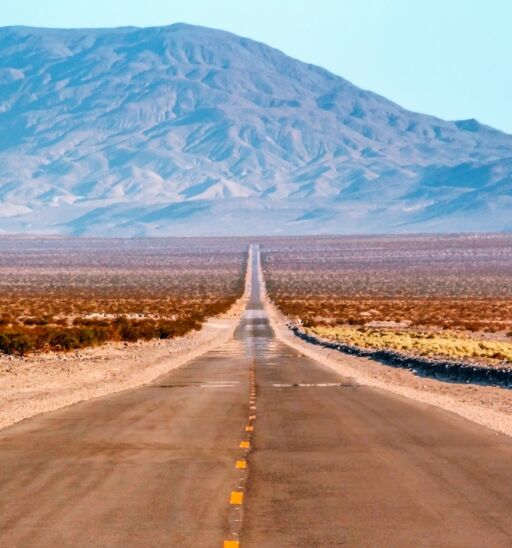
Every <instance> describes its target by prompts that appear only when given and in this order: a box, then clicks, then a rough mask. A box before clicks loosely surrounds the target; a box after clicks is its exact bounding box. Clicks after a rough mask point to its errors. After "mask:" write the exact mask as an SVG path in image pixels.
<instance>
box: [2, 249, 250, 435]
mask: <svg viewBox="0 0 512 548" xmlns="http://www.w3.org/2000/svg"><path fill="white" fill-rule="evenodd" d="M251 265H252V261H251V256H250V255H249V261H248V269H247V276H246V284H245V291H244V294H243V296H242V297H241V298H240V299H239V300H238V301H237V302H236V303H235V304H234V305H233V306H232V307H231V309H230V310H229V311H228V312H227V313H225V314H223V315H221V316H217V317H212V318H210V319H209V320H208V321H207V322H206V323H205V324H204V325H203V327H202V329H201V330H200V331H196V332H192V333H189V334H187V335H185V336H184V337H178V338H176V339H169V340H154V341H149V342H137V343H120V342H116V343H107V344H105V345H102V346H99V347H96V348H89V349H85V350H80V351H77V352H74V353H58V352H57V353H56V352H48V353H44V354H32V355H29V356H27V357H25V358H15V357H12V356H5V355H2V356H1V357H0V429H2V428H5V427H7V426H9V425H11V424H14V423H16V422H19V421H21V420H23V419H26V418H29V417H32V416H34V415H37V414H39V413H45V412H48V411H53V410H55V409H59V408H61V407H65V406H68V405H72V404H74V403H77V402H80V401H84V400H89V399H91V398H97V397H100V396H105V395H107V394H112V393H114V392H120V391H122V390H128V389H131V388H136V387H138V386H141V385H144V384H148V383H150V382H152V381H154V380H155V379H157V378H158V377H160V376H161V375H164V374H166V373H168V372H169V371H171V370H173V369H176V368H177V367H179V366H180V365H183V364H185V363H187V362H188V361H190V360H193V359H194V358H196V357H198V356H200V355H201V354H204V353H205V352H208V351H209V350H211V349H212V348H215V347H217V346H219V345H221V344H222V343H224V342H226V341H228V340H229V339H230V338H231V337H232V335H233V333H234V330H235V329H236V327H237V325H238V323H239V321H240V317H241V315H242V313H243V311H244V310H245V306H246V303H247V300H248V298H249V293H250V279H251Z"/></svg>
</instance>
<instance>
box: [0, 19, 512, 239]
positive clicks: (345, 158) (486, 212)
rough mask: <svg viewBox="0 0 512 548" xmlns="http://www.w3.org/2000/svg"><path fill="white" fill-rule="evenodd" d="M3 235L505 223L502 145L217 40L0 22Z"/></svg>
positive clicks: (191, 34)
mask: <svg viewBox="0 0 512 548" xmlns="http://www.w3.org/2000/svg"><path fill="white" fill-rule="evenodd" d="M0 52H1V54H0V232H3V233H36V234H37V233H39V234H40V233H45V234H68V235H95V236H169V235H248V234H254V235H258V234H269V235H271V234H319V233H333V234H340V233H382V232H442V231H451V232H457V231H508V230H511V229H512V215H511V214H512V136H511V135H508V134H506V133H503V132H501V131H498V130H496V129H493V128H491V127H488V126H485V125H483V124H481V123H479V122H478V121H477V120H475V119H469V120H456V121H444V120H441V119H439V118H435V117H433V116H427V115H424V114H418V113H415V112H410V111H408V110H406V109H404V108H402V107H400V106H399V105H397V104H395V103H393V102H391V101H389V100H387V99H385V98H384V97H381V96H379V95H377V94H375V93H372V92H370V91H366V90H362V89H360V88H358V87H356V86H355V85H353V84H352V83H350V82H349V81H347V80H345V79H343V78H341V77H339V76H336V75H334V74H332V73H330V72H328V71H327V70H324V69H322V68H319V67H317V66H313V65H310V64H305V63H302V62H300V61H298V60H295V59H292V58H290V57H288V56H286V55H285V54H283V53H282V52H280V51H278V50H276V49H273V48H271V47H268V46H266V45H264V44H261V43H258V42H255V41H252V40H249V39H246V38H241V37H239V36H236V35H234V34H230V33H227V32H223V31H219V30H213V29H208V28H203V27H196V26H190V25H185V24H175V25H171V26H167V27H157V28H144V29H141V28H132V27H130V28H117V29H98V30H91V29H75V30H59V29H37V28H26V27H6V28H1V29H0Z"/></svg>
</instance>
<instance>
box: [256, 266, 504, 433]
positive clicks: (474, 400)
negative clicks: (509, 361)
mask: <svg viewBox="0 0 512 548" xmlns="http://www.w3.org/2000/svg"><path fill="white" fill-rule="evenodd" d="M260 279H261V274H260ZM262 288H264V284H262ZM263 293H264V291H263ZM264 302H265V306H266V308H267V312H268V314H269V319H270V323H271V325H272V328H273V329H274V331H275V334H276V337H277V338H278V339H280V340H281V341H283V342H285V343H287V344H289V345H290V346H292V347H293V348H295V349H296V350H298V351H300V352H301V353H302V354H304V355H306V356H309V357H310V358H313V359H316V360H318V361H319V362H320V363H322V364H324V365H326V366H328V367H330V368H332V369H334V370H335V371H337V372H338V373H340V374H342V375H343V376H346V377H350V378H351V379H353V380H354V381H355V382H357V383H359V384H362V385H366V386H373V387H376V388H381V389H383V390H387V391H389V392H392V393H394V394H398V395H400V396H404V397H407V398H410V399H413V400H416V401H420V402H422V403H426V404H430V405H435V406H437V407H440V408H442V409H445V410H447V411H451V412H452V413H456V414H457V415H459V416H461V417H464V418H466V419H468V420H470V421H473V422H475V423H477V424H481V425H483V426H487V427H488V428H491V429H493V430H496V431H498V432H502V433H504V434H507V435H509V436H512V391H511V390H507V389H505V388H494V387H490V386H480V385H477V384H457V383H450V382H443V381H438V380H434V379H429V378H426V377H420V376H417V375H415V374H414V373H413V372H411V371H408V370H405V369H397V368H395V367H391V366H386V365H382V364H380V363H377V362H375V361H372V360H369V359H366V358H359V357H356V356H350V355H347V354H342V353H340V352H338V351H336V350H331V349H327V348H322V347H318V346H316V345H312V344H309V343H307V342H305V341H302V340H301V339H299V338H298V337H296V336H295V335H294V334H293V333H292V332H291V331H290V330H289V329H288V327H287V326H286V324H287V322H289V319H288V318H286V317H285V316H284V315H283V314H282V313H281V312H280V311H279V310H278V309H277V308H276V307H275V306H274V305H273V303H272V302H271V301H270V299H269V298H268V296H267V295H265V293H264Z"/></svg>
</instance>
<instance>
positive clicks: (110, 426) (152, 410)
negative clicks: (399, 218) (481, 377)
mask: <svg viewBox="0 0 512 548" xmlns="http://www.w3.org/2000/svg"><path fill="white" fill-rule="evenodd" d="M253 261H254V263H253V276H252V292H251V298H250V301H249V303H248V306H247V310H246V312H245V314H244V316H243V318H242V320H241V322H240V324H239V326H238V328H237V330H236V332H235V335H234V337H233V338H232V339H231V340H230V341H229V342H228V343H226V344H224V345H222V346H220V347H219V348H217V349H216V350H214V351H210V352H208V353H206V354H204V355H203V356H202V357H200V358H198V359H195V360H193V361H190V362H189V363H188V364H186V365H184V366H182V367H180V368H178V369H176V370H174V371H172V372H171V373H169V374H167V375H166V376H164V377H161V378H159V379H158V380H157V381H155V382H154V383H153V384H151V385H147V386H143V387H141V388H138V389H135V390H130V391H126V392H122V393H118V394H115V395H110V396H106V397H103V398H98V399H95V400H90V401H88V402H83V403H80V404H77V405H74V406H72V407H68V408H64V409H61V410H58V411H54V412H51V413H47V414H44V415H39V416H36V417H34V418H32V419H29V420H26V421H24V422H21V423H18V424H16V425H14V426H11V427H9V428H7V429H5V430H3V431H2V432H0V547H2V548H4V547H9V548H18V547H30V548H36V547H94V548H98V547H161V546H162V547H163V546H166V547H189V546H190V547H212V548H219V547H222V546H226V547H227V548H236V547H237V546H241V547H243V548H245V547H253V548H256V547H258V548H267V547H269V548H273V547H277V548H280V547H294V548H303V547H304V548H310V547H326V548H327V547H333V546H357V547H359V546H364V547H366V546H368V547H369V546H371V547H394V546H403V547H436V548H437V547H479V548H480V547H510V546H512V440H510V439H509V438H507V437H505V436H502V435H499V434H496V433H495V432H492V431H491V430H488V429H486V428H483V427H480V426H477V425H474V424H472V423H470V422H468V421H466V420H464V419H461V418H458V417H457V416H455V415H453V414H450V413H448V412H445V411H442V410H439V409H437V408H434V407H431V406H427V405H423V404H419V403H415V402H413V401H410V400H406V399H403V398H399V397H396V396H393V395H390V394H388V393H386V392H383V391H380V390H377V389H372V388H368V387H363V386H358V385H356V384H355V383H354V382H353V381H351V380H350V379H346V378H342V377H341V376H339V375H338V374H337V373H335V372H333V371H331V370H329V369H327V368H325V367H324V366H322V365H321V364H319V363H318V362H316V361H314V360H312V359H310V358H307V357H305V356H303V355H301V354H300V353H299V352H297V351H296V350H295V349H292V348H291V347H289V346H287V345H285V344H284V343H282V342H280V341H278V340H277V339H276V338H275V337H274V334H273V332H272V329H271V327H270V325H269V322H268V319H267V314H266V311H265V309H264V308H263V306H262V304H261V300H260V288H259V279H258V276H257V271H258V268H257V266H258V261H259V250H258V248H257V246H255V247H254V253H253Z"/></svg>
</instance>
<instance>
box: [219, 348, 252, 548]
mask: <svg viewBox="0 0 512 548" xmlns="http://www.w3.org/2000/svg"><path fill="white" fill-rule="evenodd" d="M255 404H256V379H255V364H254V358H253V360H252V363H251V367H250V369H249V413H248V422H247V425H246V427H245V429H244V431H245V435H244V439H243V440H242V441H241V442H240V446H239V449H241V450H242V455H239V456H238V458H237V460H236V461H235V469H236V470H238V471H239V476H238V485H237V487H236V489H235V490H233V491H231V495H230V497H229V504H230V512H229V516H228V523H229V538H228V539H226V540H225V541H224V544H223V548H239V546H240V533H241V531H242V520H243V503H244V494H245V486H246V484H247V474H248V472H249V471H248V466H247V455H248V454H249V451H250V450H251V438H252V436H253V433H254V421H255V420H256V415H255V414H254V413H253V412H252V411H254V410H255V409H256V405H255Z"/></svg>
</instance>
